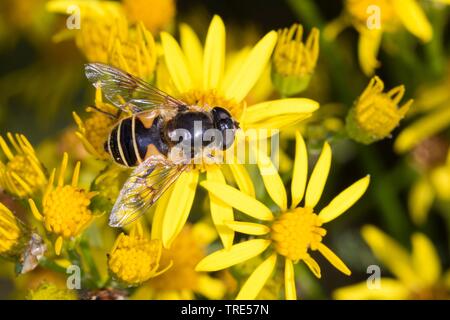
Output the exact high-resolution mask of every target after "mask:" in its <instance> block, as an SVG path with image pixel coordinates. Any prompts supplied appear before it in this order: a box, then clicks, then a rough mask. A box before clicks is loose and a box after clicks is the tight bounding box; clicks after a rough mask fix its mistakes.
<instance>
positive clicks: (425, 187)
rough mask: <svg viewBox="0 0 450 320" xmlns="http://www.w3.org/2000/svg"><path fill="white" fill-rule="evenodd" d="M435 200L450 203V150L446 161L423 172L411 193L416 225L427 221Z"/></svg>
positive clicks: (409, 199)
mask: <svg viewBox="0 0 450 320" xmlns="http://www.w3.org/2000/svg"><path fill="white" fill-rule="evenodd" d="M435 199H438V200H440V201H444V202H447V203H450V148H449V149H448V151H447V159H446V161H445V162H444V163H441V164H438V165H436V166H433V167H431V168H429V169H428V170H426V171H425V172H422V173H421V176H420V177H419V179H417V181H416V182H415V183H414V184H413V186H412V188H411V190H410V192H409V196H408V206H409V211H410V213H411V218H412V220H413V221H414V223H416V224H418V225H420V224H423V223H424V222H425V221H426V219H427V217H428V213H429V211H430V208H431V206H432V205H433V202H434V200H435Z"/></svg>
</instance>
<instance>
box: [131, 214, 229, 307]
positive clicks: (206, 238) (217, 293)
mask: <svg viewBox="0 0 450 320" xmlns="http://www.w3.org/2000/svg"><path fill="white" fill-rule="evenodd" d="M153 221H154V222H155V220H153ZM157 230H158V229H155V228H154V229H153V232H152V238H153V239H158V238H159V237H160V234H158V232H157ZM216 238H217V233H216V230H214V228H212V227H211V226H209V225H208V224H207V223H205V222H202V221H200V222H197V223H195V224H194V225H190V224H187V225H186V226H185V227H184V228H183V230H182V231H181V232H180V234H179V235H178V236H177V238H176V239H175V241H174V242H173V243H172V245H171V246H170V248H169V249H165V248H163V250H162V254H161V260H160V261H161V262H160V264H161V265H163V266H166V265H171V267H170V268H168V270H167V271H166V272H164V273H162V274H160V275H159V276H157V277H153V278H152V279H150V280H149V281H148V282H147V283H146V284H145V286H143V287H142V288H141V289H140V290H139V291H138V292H137V293H136V294H135V296H134V298H135V299H141V298H145V299H148V298H150V299H158V300H172V299H174V300H179V299H186V300H191V299H194V298H195V294H200V295H202V296H205V297H207V298H208V299H221V298H223V296H224V294H225V291H226V286H225V284H224V283H223V282H222V281H221V280H219V279H217V278H213V277H211V276H210V275H208V274H206V273H204V272H197V271H195V266H196V265H197V263H198V262H199V261H200V260H201V259H202V258H204V257H205V256H206V246H207V245H208V244H210V243H211V242H212V241H214V240H215V239H216Z"/></svg>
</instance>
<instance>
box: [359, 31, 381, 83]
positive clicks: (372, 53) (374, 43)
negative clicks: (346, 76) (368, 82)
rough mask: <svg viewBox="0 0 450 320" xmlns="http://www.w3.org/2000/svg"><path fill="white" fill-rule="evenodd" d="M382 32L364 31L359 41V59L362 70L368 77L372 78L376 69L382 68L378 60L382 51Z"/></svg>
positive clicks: (360, 34)
mask: <svg viewBox="0 0 450 320" xmlns="http://www.w3.org/2000/svg"><path fill="white" fill-rule="evenodd" d="M381 37H382V31H381V30H376V29H374V30H364V31H362V32H360V33H359V41H358V59H359V64H360V65H361V69H362V71H363V72H364V74H365V75H366V76H371V75H373V73H374V72H375V69H376V68H378V67H379V66H380V62H379V61H378V60H377V56H378V51H379V50H380V44H381Z"/></svg>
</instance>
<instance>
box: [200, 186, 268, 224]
mask: <svg viewBox="0 0 450 320" xmlns="http://www.w3.org/2000/svg"><path fill="white" fill-rule="evenodd" d="M200 185H201V186H202V187H204V188H205V189H207V190H208V191H209V192H210V193H212V194H214V195H215V196H217V197H218V198H220V199H221V200H223V201H224V202H225V203H228V204H229V205H230V206H232V207H233V208H236V209H237V210H239V211H242V212H243V213H245V214H247V215H249V216H251V217H253V218H255V219H259V220H264V221H271V220H273V214H272V211H270V209H269V208H267V207H266V206H265V205H264V204H263V203H261V202H259V201H258V200H256V199H255V198H252V197H250V196H248V195H246V194H245V193H243V192H241V191H239V190H237V189H235V188H233V187H230V186H228V185H226V184H223V183H217V182H211V181H203V182H201V183H200Z"/></svg>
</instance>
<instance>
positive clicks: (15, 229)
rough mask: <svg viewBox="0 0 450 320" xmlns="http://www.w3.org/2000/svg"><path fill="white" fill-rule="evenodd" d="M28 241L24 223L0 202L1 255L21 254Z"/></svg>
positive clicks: (13, 255)
mask: <svg viewBox="0 0 450 320" xmlns="http://www.w3.org/2000/svg"><path fill="white" fill-rule="evenodd" d="M27 241H28V237H27V232H26V230H25V228H24V226H23V225H22V223H21V222H20V221H19V220H18V219H17V218H16V217H15V216H14V214H13V213H12V212H11V210H9V209H8V208H7V207H6V206H5V205H4V204H3V203H1V202H0V256H2V257H7V258H11V257H15V256H19V255H20V253H21V251H22V250H23V247H24V244H25V243H26V242H27Z"/></svg>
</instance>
